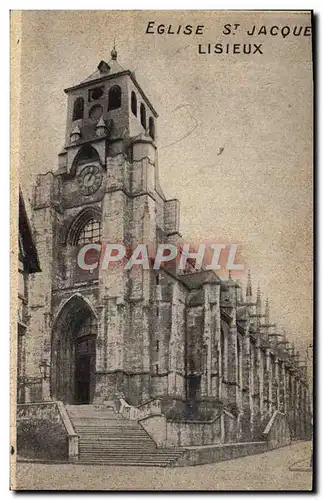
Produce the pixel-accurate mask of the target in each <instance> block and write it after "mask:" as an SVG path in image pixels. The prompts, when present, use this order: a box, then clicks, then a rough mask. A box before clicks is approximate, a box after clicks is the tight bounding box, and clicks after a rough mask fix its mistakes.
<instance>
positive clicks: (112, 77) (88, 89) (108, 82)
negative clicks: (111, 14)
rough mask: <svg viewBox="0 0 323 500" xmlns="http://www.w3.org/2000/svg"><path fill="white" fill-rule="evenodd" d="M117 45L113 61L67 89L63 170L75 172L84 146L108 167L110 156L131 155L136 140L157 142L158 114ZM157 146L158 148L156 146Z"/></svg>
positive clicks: (112, 52) (113, 51) (102, 63)
mask: <svg viewBox="0 0 323 500" xmlns="http://www.w3.org/2000/svg"><path fill="white" fill-rule="evenodd" d="M117 56H118V54H117V50H116V47H115V44H114V45H113V48H112V50H111V59H110V61H109V62H105V61H103V60H102V61H100V62H99V64H98V66H97V69H96V70H95V71H94V72H93V73H92V74H91V75H90V76H88V77H87V78H86V79H85V80H83V81H81V82H80V83H79V84H77V85H75V86H73V87H69V88H67V89H65V93H66V94H67V96H68V111H67V120H66V138H65V150H64V151H63V152H62V153H61V154H60V160H59V163H60V167H61V169H62V171H63V169H64V168H65V171H67V172H68V173H71V172H72V173H73V169H74V160H75V158H76V156H77V155H78V153H79V151H80V149H81V148H83V147H84V145H88V146H90V145H91V147H93V148H94V149H95V150H96V151H97V153H98V155H99V157H100V160H101V164H102V166H104V164H105V159H106V158H107V156H114V155H116V154H118V153H123V154H125V156H131V152H130V151H129V146H130V145H131V142H132V139H133V138H136V137H138V136H139V135H146V136H147V137H149V138H150V139H152V142H153V143H154V142H155V140H156V119H157V116H158V115H157V113H156V111H155V109H154V107H153V105H152V104H151V102H150V101H149V99H148V97H147V96H146V94H145V93H144V91H143V90H142V88H141V87H140V85H139V83H138V82H137V80H136V78H135V76H134V73H132V72H131V71H130V70H126V69H124V68H123V67H122V66H121V65H120V63H119V61H118V60H117ZM154 147H155V145H154Z"/></svg>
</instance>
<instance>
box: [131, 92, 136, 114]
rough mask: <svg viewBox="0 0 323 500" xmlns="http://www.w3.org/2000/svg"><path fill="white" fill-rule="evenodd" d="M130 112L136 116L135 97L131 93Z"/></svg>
mask: <svg viewBox="0 0 323 500" xmlns="http://www.w3.org/2000/svg"><path fill="white" fill-rule="evenodd" d="M131 111H132V112H133V114H134V115H135V116H137V96H136V94H135V93H134V92H131Z"/></svg>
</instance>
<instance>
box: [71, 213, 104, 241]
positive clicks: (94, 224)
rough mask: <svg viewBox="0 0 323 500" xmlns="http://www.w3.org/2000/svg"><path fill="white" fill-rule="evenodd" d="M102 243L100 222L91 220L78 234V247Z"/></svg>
mask: <svg viewBox="0 0 323 500" xmlns="http://www.w3.org/2000/svg"><path fill="white" fill-rule="evenodd" d="M100 242H101V223H100V222H99V221H98V220H95V219H90V220H89V221H88V222H87V223H86V224H85V225H84V226H83V227H82V228H81V229H80V231H79V232H78V234H77V238H76V244H77V245H86V244H87V243H100Z"/></svg>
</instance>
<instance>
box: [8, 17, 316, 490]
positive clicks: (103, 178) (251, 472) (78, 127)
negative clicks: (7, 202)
mask: <svg viewBox="0 0 323 500" xmlns="http://www.w3.org/2000/svg"><path fill="white" fill-rule="evenodd" d="M312 28H313V16H312V12H311V11H224V10H222V11H216V10H214V11H144V10H142V11H104V10H102V11H62V10H61V11H13V12H12V13H11V118H12V122H11V136H12V150H11V153H12V169H11V172H12V174H11V175H12V207H13V220H12V271H11V273H12V274H11V276H12V300H13V307H12V332H11V358H12V359H11V361H12V362H11V413H12V418H11V488H12V489H15V490H87V491H95V490H105V491H109V490H125V491H127V490H128V491H129V490H137V491H138V490H140V491H144V490H152V491H156V490H164V491H183V490H184V491H185V490H186V491H194V490H195V491H203V490H208V491H217V490H220V491H232V490H235V491H244V490H250V491H268V490H274V491H276V490H277V491H278V490H282V491H289V490H299V491H303V490H307V491H309V490H312V488H313V475H312V471H313V443H312V435H313V396H312V382H313V368H312V366H313V331H312V330H313V324H312V323H313V322H312V310H313V297H312V293H313V274H312V273H313V268H312V260H313V259H312V257H313V254H312V248H313V243H312V239H313V235H312V222H313V221H312V216H313V206H312V204H313V200H312V198H313V184H312V183H313V133H314V132H313V93H314V92H313V85H314V79H313V48H312V43H313V40H312V35H313V29H312ZM314 403H315V402H314Z"/></svg>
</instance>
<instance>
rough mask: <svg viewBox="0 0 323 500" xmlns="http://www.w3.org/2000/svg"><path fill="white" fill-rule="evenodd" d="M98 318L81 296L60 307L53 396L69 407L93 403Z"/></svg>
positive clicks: (55, 331) (54, 340) (54, 345)
mask: <svg viewBox="0 0 323 500" xmlns="http://www.w3.org/2000/svg"><path fill="white" fill-rule="evenodd" d="M96 337H97V316H96V313H95V311H94V309H93V308H92V306H91V305H90V304H89V302H88V301H87V300H86V299H85V298H83V297H82V296H81V295H80V294H75V295H73V296H72V297H71V298H70V299H69V300H68V301H67V302H66V303H65V304H64V305H63V307H62V308H61V310H60V312H59V314H58V317H57V320H56V321H55V324H54V329H53V335H52V361H51V365H52V366H51V374H52V376H51V393H52V397H53V398H55V399H57V400H60V401H63V402H65V403H69V404H89V403H92V401H93V397H94V393H95V374H96V368H95V367H96Z"/></svg>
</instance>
